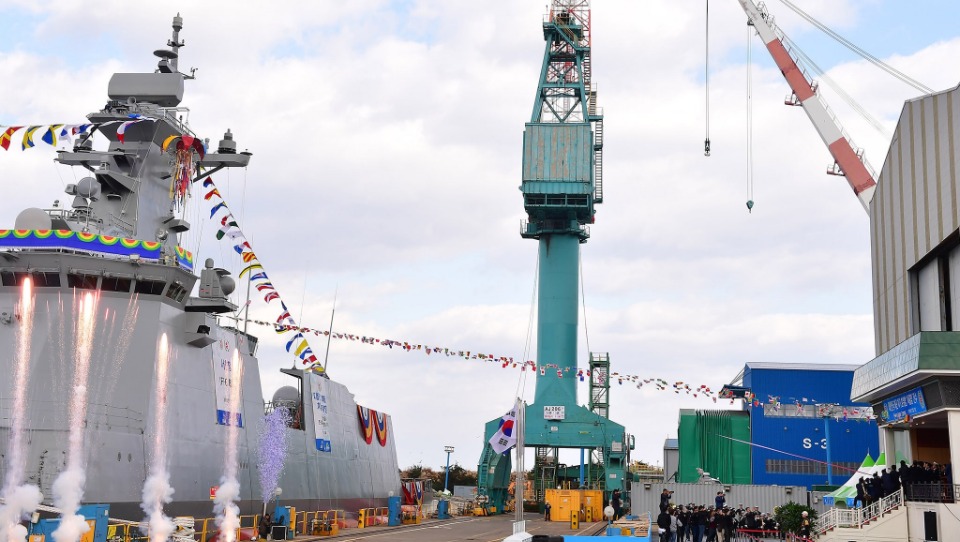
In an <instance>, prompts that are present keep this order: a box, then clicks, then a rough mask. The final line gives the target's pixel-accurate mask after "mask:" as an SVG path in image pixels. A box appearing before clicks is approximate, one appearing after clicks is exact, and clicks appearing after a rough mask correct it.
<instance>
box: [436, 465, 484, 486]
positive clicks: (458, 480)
mask: <svg viewBox="0 0 960 542" xmlns="http://www.w3.org/2000/svg"><path fill="white" fill-rule="evenodd" d="M453 486H470V487H476V486H477V471H472V470H467V469H465V468H463V467H461V466H460V463H454V464H453V465H450V487H449V488H448V489H450V490H451V491H452V490H453ZM440 489H443V480H441V481H440Z"/></svg>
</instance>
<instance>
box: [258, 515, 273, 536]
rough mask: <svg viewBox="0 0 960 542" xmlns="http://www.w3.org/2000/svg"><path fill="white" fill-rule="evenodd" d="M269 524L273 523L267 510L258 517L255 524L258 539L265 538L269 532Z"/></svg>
mask: <svg viewBox="0 0 960 542" xmlns="http://www.w3.org/2000/svg"><path fill="white" fill-rule="evenodd" d="M271 525H273V520H271V519H270V513H269V512H267V513H265V514H263V517H262V518H260V523H259V524H258V525H257V534H259V535H260V540H266V539H267V535H269V534H270V526H271Z"/></svg>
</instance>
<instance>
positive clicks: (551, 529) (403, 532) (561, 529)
mask: <svg viewBox="0 0 960 542" xmlns="http://www.w3.org/2000/svg"><path fill="white" fill-rule="evenodd" d="M524 519H525V520H526V522H527V532H528V533H530V534H532V535H537V534H547V535H592V534H596V533H602V532H603V531H604V528H605V526H606V522H597V523H581V524H580V528H579V529H577V530H576V531H574V530H572V529H570V524H569V523H563V522H559V521H544V520H543V516H541V515H539V514H524ZM513 521H514V514H504V515H499V516H490V517H455V518H452V519H443V520H438V519H425V520H423V522H422V523H421V524H420V525H401V526H398V527H385V526H377V527H367V528H364V529H346V530H343V531H340V534H338V535H337V536H319V537H318V536H298V537H297V538H296V542H312V541H323V540H336V541H337V542H351V541H354V540H358V541H359V540H369V541H371V542H467V541H470V542H500V541H502V540H503V539H504V538H506V537H508V536H510V535H511V534H513Z"/></svg>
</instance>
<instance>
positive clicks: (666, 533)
mask: <svg viewBox="0 0 960 542" xmlns="http://www.w3.org/2000/svg"><path fill="white" fill-rule="evenodd" d="M664 491H666V489H664ZM657 527H659V528H660V542H670V514H668V513H667V511H666V509H664V510H663V511H662V512H660V515H659V516H657Z"/></svg>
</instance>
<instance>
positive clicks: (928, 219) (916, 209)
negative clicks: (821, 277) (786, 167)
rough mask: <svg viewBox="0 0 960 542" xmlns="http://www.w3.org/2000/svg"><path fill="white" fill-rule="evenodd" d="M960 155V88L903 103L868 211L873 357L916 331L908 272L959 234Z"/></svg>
mask: <svg viewBox="0 0 960 542" xmlns="http://www.w3.org/2000/svg"><path fill="white" fill-rule="evenodd" d="M958 155H960V89H952V90H949V91H945V92H941V93H938V94H934V95H931V96H924V97H922V98H918V99H916V100H911V101H909V102H907V103H906V104H904V107H903V112H902V113H901V115H900V122H899V123H898V124H897V129H896V132H895V133H894V136H893V142H892V143H891V145H890V149H889V151H888V153H887V156H886V160H885V161H884V165H883V170H882V171H881V172H880V176H879V178H878V179H877V191H876V194H875V195H874V198H873V202H872V203H871V206H870V238H871V248H872V253H873V295H874V309H873V310H874V322H875V329H876V332H875V336H876V348H877V354H881V353H883V352H886V351H887V350H889V349H890V348H892V347H893V346H894V345H896V344H898V343H900V342H902V341H903V340H905V339H906V338H908V337H910V336H911V335H913V334H914V333H916V331H917V330H916V329H915V327H916V323H917V322H916V314H915V312H914V311H913V309H912V303H911V298H912V297H913V294H912V293H911V290H912V285H911V282H912V281H911V278H910V276H909V273H908V272H907V270H908V269H910V268H911V267H913V266H914V265H915V264H917V263H918V262H919V261H920V260H922V259H923V258H924V257H925V256H926V255H927V254H929V253H930V251H931V250H933V249H934V248H936V247H937V246H938V245H939V244H940V243H941V242H942V241H943V240H944V239H946V238H947V237H948V236H949V235H950V234H951V233H952V232H953V231H955V230H956V229H957V227H958V195H957V192H958V188H957V184H958V183H957V181H958V179H957V176H958V171H957V168H958V166H960V165H958V164H957V159H956V157H957V156H958ZM951 263H952V262H951Z"/></svg>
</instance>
